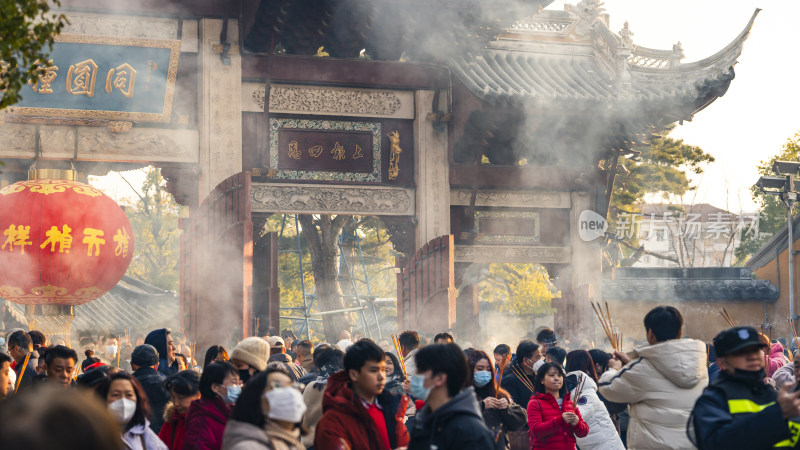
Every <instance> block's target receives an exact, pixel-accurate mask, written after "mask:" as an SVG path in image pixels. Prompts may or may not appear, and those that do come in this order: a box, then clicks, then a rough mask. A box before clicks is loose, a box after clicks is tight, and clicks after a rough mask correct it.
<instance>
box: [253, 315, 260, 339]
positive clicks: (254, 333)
mask: <svg viewBox="0 0 800 450" xmlns="http://www.w3.org/2000/svg"><path fill="white" fill-rule="evenodd" d="M260 324H261V317H256V329H255V331H254V332H253V336H258V330H259V327H258V326H259V325H260Z"/></svg>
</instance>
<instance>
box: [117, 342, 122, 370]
mask: <svg viewBox="0 0 800 450" xmlns="http://www.w3.org/2000/svg"><path fill="white" fill-rule="evenodd" d="M117 342H118V343H119V346H118V347H117V367H119V355H120V354H121V353H122V352H121V351H120V350H122V335H121V334H118V335H117Z"/></svg>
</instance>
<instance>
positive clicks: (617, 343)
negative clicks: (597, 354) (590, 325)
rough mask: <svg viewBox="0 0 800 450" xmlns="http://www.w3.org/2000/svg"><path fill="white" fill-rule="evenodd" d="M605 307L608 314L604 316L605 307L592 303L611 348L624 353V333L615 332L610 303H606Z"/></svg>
mask: <svg viewBox="0 0 800 450" xmlns="http://www.w3.org/2000/svg"><path fill="white" fill-rule="evenodd" d="M605 307H606V308H605V311H606V314H605V315H603V305H601V304H600V303H599V302H598V303H595V302H592V309H594V313H595V314H596V315H597V319H598V320H600V325H602V326H603V331H605V333H606V337H607V338H608V342H610V343H611V347H613V348H614V350H617V351H622V333H619V332H617V331H614V325H613V322H612V321H611V310H610V309H609V307H608V302H605Z"/></svg>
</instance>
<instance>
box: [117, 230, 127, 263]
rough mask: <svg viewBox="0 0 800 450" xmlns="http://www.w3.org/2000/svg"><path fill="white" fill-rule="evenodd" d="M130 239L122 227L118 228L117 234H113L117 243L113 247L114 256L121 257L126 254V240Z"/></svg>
mask: <svg viewBox="0 0 800 450" xmlns="http://www.w3.org/2000/svg"><path fill="white" fill-rule="evenodd" d="M129 240H130V236H128V232H127V231H126V230H125V229H124V228H123V229H118V230H117V234H115V235H114V242H116V243H117V246H116V247H115V248H114V254H115V255H116V256H120V255H121V256H122V257H123V258H124V257H126V256H128V241H129Z"/></svg>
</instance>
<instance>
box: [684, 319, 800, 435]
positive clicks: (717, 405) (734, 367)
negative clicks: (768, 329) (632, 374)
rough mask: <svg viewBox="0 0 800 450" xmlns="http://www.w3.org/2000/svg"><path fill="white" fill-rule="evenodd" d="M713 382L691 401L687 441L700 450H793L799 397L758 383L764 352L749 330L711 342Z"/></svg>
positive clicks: (787, 389) (740, 329)
mask: <svg viewBox="0 0 800 450" xmlns="http://www.w3.org/2000/svg"><path fill="white" fill-rule="evenodd" d="M714 350H715V351H716V353H717V365H719V367H720V374H719V377H718V378H717V379H716V380H714V381H713V382H712V383H711V385H710V386H709V387H708V388H706V390H705V391H704V392H703V395H701V396H700V398H698V399H697V402H696V403H695V405H694V410H693V411H692V416H691V418H690V420H689V430H688V431H689V438H690V439H692V440H693V441H696V442H693V443H694V444H695V445H696V446H697V447H698V448H699V449H700V450H712V449H713V450H716V449H732V448H747V449H759V448H772V447H773V446H774V447H790V448H791V447H795V446H796V444H797V442H798V439H800V424H798V423H796V422H792V421H791V420H789V419H791V418H793V417H797V416H800V391H794V392H791V391H790V389H792V390H793V389H794V386H789V385H786V386H783V387H782V388H781V390H780V391H779V392H776V391H775V389H773V388H772V387H771V386H770V385H768V384H766V383H764V379H765V378H766V376H767V375H766V373H765V372H764V351H765V350H768V348H767V346H766V344H764V343H763V342H762V341H761V340H760V339H759V337H758V332H757V331H756V330H755V328H751V327H734V328H731V329H728V330H725V331H723V332H722V333H720V334H718V335H717V337H715V338H714Z"/></svg>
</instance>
